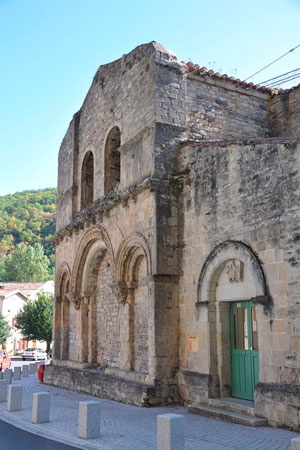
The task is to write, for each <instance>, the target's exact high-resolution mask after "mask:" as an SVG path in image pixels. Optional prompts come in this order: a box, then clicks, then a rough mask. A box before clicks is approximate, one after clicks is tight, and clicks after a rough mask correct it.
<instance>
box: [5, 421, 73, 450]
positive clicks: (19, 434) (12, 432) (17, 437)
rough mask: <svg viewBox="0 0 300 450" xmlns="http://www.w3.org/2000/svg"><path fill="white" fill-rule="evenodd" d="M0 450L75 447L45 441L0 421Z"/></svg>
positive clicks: (48, 440)
mask: <svg viewBox="0 0 300 450" xmlns="http://www.w3.org/2000/svg"><path fill="white" fill-rule="evenodd" d="M0 448H1V450H16V449H18V448H22V450H72V449H75V448H76V447H71V446H69V445H64V444H61V443H60V442H57V441H51V440H50V439H45V438H42V437H40V436H37V435H36V434H32V433H28V432H27V431H23V430H21V429H20V428H16V427H14V426H13V425H10V424H8V423H6V422H3V420H0Z"/></svg>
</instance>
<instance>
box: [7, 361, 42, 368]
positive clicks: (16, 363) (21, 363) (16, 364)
mask: <svg viewBox="0 0 300 450" xmlns="http://www.w3.org/2000/svg"><path fill="white" fill-rule="evenodd" d="M33 362H34V361H32V360H27V361H22V360H21V359H17V360H15V361H12V362H11V369H14V367H23V366H28V365H29V364H30V363H33ZM39 362H43V363H44V362H45V363H46V364H50V360H46V361H43V360H39Z"/></svg>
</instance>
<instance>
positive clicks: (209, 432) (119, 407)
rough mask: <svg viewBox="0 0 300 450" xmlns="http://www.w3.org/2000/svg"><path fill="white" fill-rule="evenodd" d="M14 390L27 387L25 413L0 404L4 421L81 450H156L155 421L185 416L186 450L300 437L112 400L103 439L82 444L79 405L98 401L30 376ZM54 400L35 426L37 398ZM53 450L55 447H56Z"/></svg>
mask: <svg viewBox="0 0 300 450" xmlns="http://www.w3.org/2000/svg"><path fill="white" fill-rule="evenodd" d="M13 384H14V385H22V386H23V409H22V411H17V412H10V413H9V412H7V403H0V419H2V420H4V421H6V422H8V423H11V424H12V425H15V426H18V427H19V428H22V429H24V430H26V431H30V432H32V433H35V434H38V435H40V436H44V437H47V438H49V439H53V440H56V441H59V442H62V443H65V444H68V445H72V446H73V447H77V448H81V449H105V450H118V449H119V448H121V449H122V450H155V449H156V417H157V415H158V414H165V413H167V412H172V413H175V414H183V415H184V416H185V450H244V449H245V450H286V449H291V439H292V438H293V437H296V436H297V433H292V432H290V431H286V430H281V429H277V428H271V427H261V428H251V427H246V426H243V425H236V424H230V423H226V422H222V421H218V420H214V419H208V418H205V417H200V416H197V415H194V414H189V413H188V412H187V409H186V408H184V407H181V406H169V407H156V408H137V407H135V406H131V405H125V404H121V403H117V402H113V401H110V400H104V399H98V400H99V402H100V403H101V437H100V438H99V439H93V440H89V441H83V440H82V439H78V438H77V435H78V403H79V401H82V400H91V399H93V400H97V399H96V398H95V397H92V396H90V395H84V394H78V393H76V392H72V391H67V390H65V389H59V388H55V387H52V386H47V385H44V384H42V383H40V382H39V381H38V379H37V375H36V374H35V375H30V376H29V377H28V378H24V379H22V380H21V381H14V382H13ZM43 391H47V392H50V394H51V414H50V423H47V424H39V425H34V424H32V423H31V413H32V410H31V408H32V396H33V393H34V392H43ZM53 449H55V442H53Z"/></svg>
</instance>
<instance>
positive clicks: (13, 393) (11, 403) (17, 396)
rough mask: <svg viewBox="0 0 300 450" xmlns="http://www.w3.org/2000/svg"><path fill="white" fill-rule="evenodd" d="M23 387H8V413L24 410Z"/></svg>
mask: <svg viewBox="0 0 300 450" xmlns="http://www.w3.org/2000/svg"><path fill="white" fill-rule="evenodd" d="M22 390H23V388H22V386H8V402H7V411H20V410H21V409H22Z"/></svg>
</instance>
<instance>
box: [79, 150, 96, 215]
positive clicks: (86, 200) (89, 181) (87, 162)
mask: <svg viewBox="0 0 300 450" xmlns="http://www.w3.org/2000/svg"><path fill="white" fill-rule="evenodd" d="M93 201H94V156H93V153H92V152H88V153H87V154H86V155H85V157H84V160H83V164H82V170H81V209H83V208H86V207H87V206H89V205H90V204H91V203H93Z"/></svg>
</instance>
